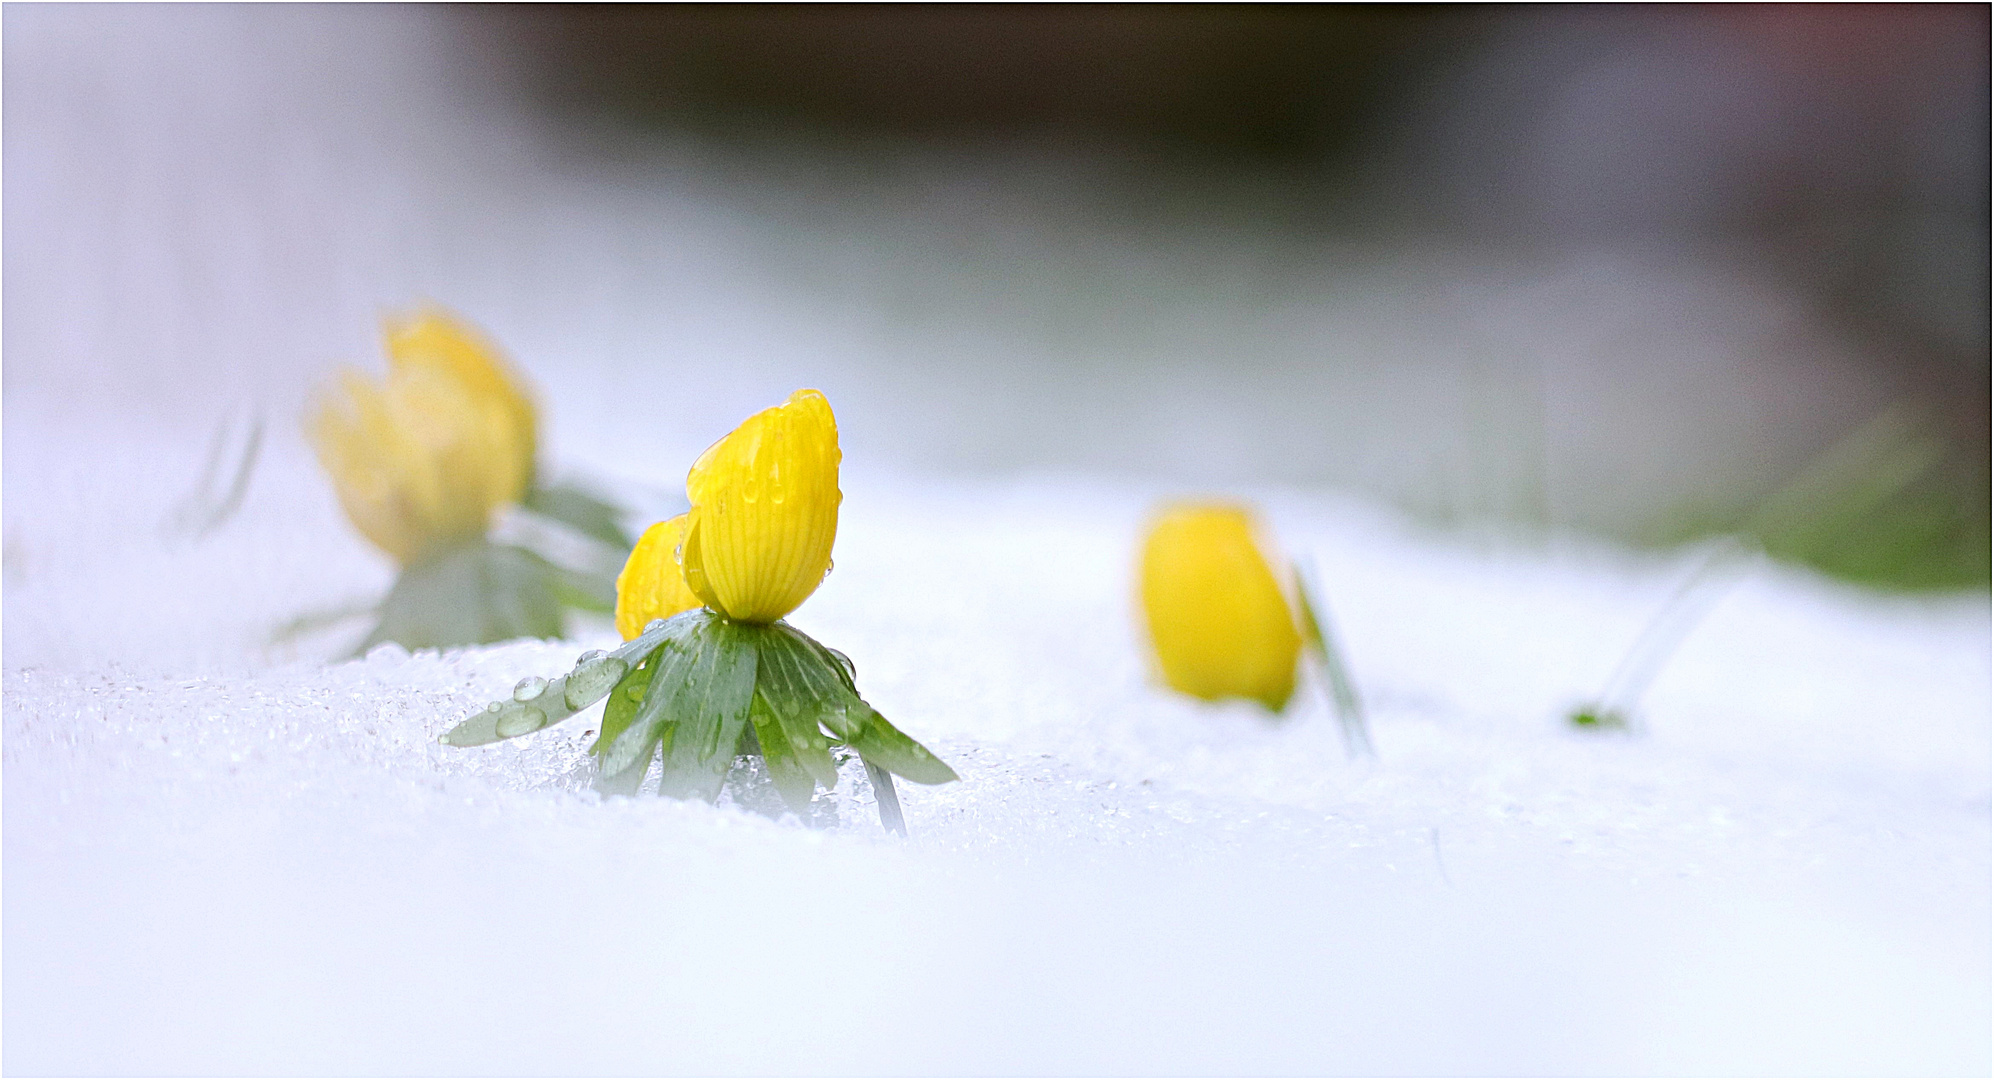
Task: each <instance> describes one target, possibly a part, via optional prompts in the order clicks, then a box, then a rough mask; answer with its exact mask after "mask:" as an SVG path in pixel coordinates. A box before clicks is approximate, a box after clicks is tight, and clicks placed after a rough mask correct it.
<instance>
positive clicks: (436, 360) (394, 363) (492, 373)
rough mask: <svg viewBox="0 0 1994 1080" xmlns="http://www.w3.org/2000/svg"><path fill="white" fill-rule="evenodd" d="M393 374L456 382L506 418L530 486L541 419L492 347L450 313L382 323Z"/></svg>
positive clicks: (434, 312)
mask: <svg viewBox="0 0 1994 1080" xmlns="http://www.w3.org/2000/svg"><path fill="white" fill-rule="evenodd" d="M381 332H382V336H383V337H385V338H386V340H387V345H388V364H389V367H390V369H391V370H394V371H406V370H414V369H422V368H426V369H429V370H433V371H437V372H441V373H443V374H445V375H448V376H450V377H451V378H453V379H455V380H456V381H457V382H458V384H459V385H461V386H463V387H464V388H465V389H466V390H468V391H470V393H471V394H472V396H474V397H476V398H478V399H479V400H480V401H483V402H489V403H491V404H492V405H493V406H495V407H496V408H497V409H499V410H500V411H502V412H504V414H505V415H506V416H507V417H508V418H509V419H510V421H511V424H512V428H513V433H514V442H513V446H512V455H513V457H514V459H515V467H516V468H518V469H519V470H520V473H521V475H523V476H525V477H526V481H527V484H528V486H531V484H532V482H533V460H534V454H535V453H536V450H537V446H538V439H539V431H538V426H539V420H538V416H537V415H536V412H535V410H534V406H533V398H532V396H531V395H530V394H528V393H527V391H526V389H525V385H526V384H525V382H524V380H522V379H521V378H520V377H519V374H518V373H517V372H515V371H514V370H513V369H512V366H511V365H510V364H508V363H506V361H505V356H504V354H502V353H501V352H499V349H498V347H497V346H496V345H493V344H492V343H491V342H490V341H488V340H486V339H485V338H484V336H483V335H481V334H479V333H478V332H477V330H475V329H473V328H472V327H470V326H468V325H466V324H464V323H462V322H460V321H458V320H457V319H454V318H452V317H451V316H450V315H449V313H448V312H445V311H442V310H441V309H438V308H434V307H430V308H424V309H422V310H420V311H417V312H415V313H413V314H411V315H406V316H395V315H390V316H388V317H387V318H385V319H382V320H381Z"/></svg>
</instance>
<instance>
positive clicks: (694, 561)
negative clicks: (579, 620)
mask: <svg viewBox="0 0 1994 1080" xmlns="http://www.w3.org/2000/svg"><path fill="white" fill-rule="evenodd" d="M839 460H840V454H839V452H838V422H837V419H836V417H834V416H832V414H831V403H830V402H828V401H826V400H824V395H823V394H821V393H819V392H817V391H815V390H798V391H797V392H796V393H794V394H791V395H789V400H788V401H786V402H784V403H783V404H781V405H778V406H776V407H775V408H773V409H764V410H762V411H761V412H758V413H756V414H755V415H753V416H751V417H749V418H748V419H747V420H746V421H745V422H743V423H742V424H741V426H740V427H738V428H735V429H734V432H733V433H732V434H730V435H728V436H727V437H726V438H724V439H721V440H720V441H719V442H717V443H714V444H713V445H712V446H710V447H708V448H707V450H706V453H704V454H701V455H700V456H699V460H698V461H697V462H695V463H694V464H693V466H692V472H691V473H690V474H689V475H688V476H687V477H686V481H685V491H686V497H687V498H689V499H690V500H691V501H692V513H691V514H690V515H689V516H690V518H691V521H690V522H689V523H688V525H687V527H686V536H685V542H684V545H683V547H682V548H681V549H680V552H681V556H680V563H681V565H682V566H683V568H684V570H685V580H686V584H687V585H688V586H690V587H691V588H692V591H693V592H694V593H695V594H697V595H698V596H699V598H700V599H701V600H702V601H704V602H705V603H706V606H707V607H710V608H712V609H713V610H715V611H717V612H719V613H721V614H722V615H725V616H727V617H728V618H730V619H735V620H738V621H740V622H750V623H771V622H774V621H776V620H777V619H780V618H782V617H783V616H784V615H787V614H789V613H790V612H791V611H794V610H796V606H797V605H798V604H801V603H803V601H804V600H806V599H808V598H809V596H810V594H811V593H812V592H815V591H816V589H817V585H818V583H820V582H822V581H823V580H824V575H825V574H826V573H827V572H828V571H829V570H830V569H831V542H832V541H833V540H834V539H835V538H836V537H837V533H838V504H839V503H840V502H841V501H843V499H844V496H843V494H841V493H840V492H839V491H838V462H839Z"/></svg>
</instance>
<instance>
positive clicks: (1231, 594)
mask: <svg viewBox="0 0 1994 1080" xmlns="http://www.w3.org/2000/svg"><path fill="white" fill-rule="evenodd" d="M1255 533H1256V529H1255V527H1254V521H1253V516H1252V514H1251V513H1250V512H1249V511H1247V510H1246V509H1245V508H1243V507H1239V506H1234V505H1227V504H1183V505H1178V506H1172V507H1169V508H1167V509H1166V510H1164V512H1163V513H1162V514H1161V515H1160V516H1159V517H1158V518H1157V519H1156V521H1155V523H1154V524H1153V525H1151V526H1150V530H1149V538H1148V539H1147V540H1146V541H1145V542H1144V544H1143V550H1142V607H1143V614H1144V617H1145V619H1146V620H1147V622H1148V624H1149V638H1150V643H1151V645H1152V646H1153V647H1154V648H1155V651H1156V662H1157V666H1158V668H1159V669H1161V672H1162V675H1163V680H1164V681H1165V682H1166V683H1168V684H1169V685H1170V687H1171V688H1172V689H1174V690H1178V691H1180V692H1182V693H1186V694H1189V695H1191V696H1192V697H1196V698H1202V699H1204V700H1206V701H1216V700H1219V699H1221V698H1247V699H1250V700H1253V701H1258V702H1259V703H1260V704H1262V705H1265V706H1266V707H1267V708H1268V709H1270V710H1272V711H1275V712H1279V711H1280V710H1281V708H1282V707H1283V706H1285V705H1286V704H1287V703H1288V698H1289V696H1290V695H1291V694H1293V693H1294V689H1295V661H1296V659H1297V658H1298V657H1299V656H1300V654H1301V647H1302V636H1301V633H1300V631H1299V630H1298V629H1297V627H1296V620H1295V616H1294V613H1293V611H1292V610H1291V609H1290V607H1289V605H1288V599H1287V597H1286V596H1285V595H1283V593H1282V591H1281V586H1280V582H1279V580H1278V579H1277V578H1276V576H1275V573H1274V569H1273V567H1272V565H1271V563H1270V560H1269V559H1268V557H1267V555H1266V553H1265V552H1264V550H1263V549H1262V548H1261V546H1260V545H1259V543H1258V542H1257V540H1256V536H1255Z"/></svg>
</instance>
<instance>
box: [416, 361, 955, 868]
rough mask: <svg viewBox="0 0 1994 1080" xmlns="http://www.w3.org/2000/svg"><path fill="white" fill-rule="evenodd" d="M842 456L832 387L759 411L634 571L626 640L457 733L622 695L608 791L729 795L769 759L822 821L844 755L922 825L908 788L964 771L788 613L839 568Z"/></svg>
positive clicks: (638, 551) (516, 694) (654, 537)
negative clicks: (834, 559) (864, 690)
mask: <svg viewBox="0 0 1994 1080" xmlns="http://www.w3.org/2000/svg"><path fill="white" fill-rule="evenodd" d="M838 463H839V453H838V423H837V419H836V418H835V417H834V416H833V415H832V414H831V404H830V402H828V401H825V400H824V395H823V394H821V393H819V392H817V391H815V390H798V391H797V392H795V393H794V394H791V395H789V400H788V401H785V402H783V403H782V404H781V405H778V406H776V407H775V408H772V409H764V410H762V411H761V412H758V413H756V414H755V415H753V416H750V417H749V418H748V419H747V420H745V421H743V422H742V424H741V426H740V427H737V428H735V429H734V430H733V431H732V432H731V433H729V434H728V435H727V437H726V438H724V439H721V440H720V441H719V442H716V443H714V444H713V445H712V446H710V447H708V448H707V450H706V452H705V453H704V454H701V455H700V456H699V460H698V461H697V462H695V463H694V464H693V466H692V471H691V473H690V474H689V475H688V476H687V477H686V483H685V488H686V496H687V498H688V499H689V500H690V501H691V503H692V509H691V510H690V511H688V512H686V513H684V514H681V515H679V516H678V517H675V518H673V519H671V520H670V521H661V522H659V523H657V524H656V525H653V526H651V528H650V529H649V530H647V531H646V532H645V533H644V536H643V538H642V539H640V540H639V541H638V542H637V545H636V547H635V548H634V549H632V551H631V552H630V557H629V559H628V560H626V561H625V562H624V564H623V572H622V573H621V574H620V575H618V576H617V579H616V626H617V629H618V630H619V631H620V632H621V633H622V634H623V639H624V643H623V644H622V645H621V646H619V647H617V648H616V649H614V650H611V651H608V652H604V651H601V650H591V651H590V652H587V653H584V654H582V655H581V656H580V657H579V658H577V659H576V661H575V668H574V670H573V671H570V672H569V673H568V674H566V675H563V676H560V677H559V678H556V679H551V680H550V679H543V678H539V677H529V678H527V679H523V680H521V681H520V683H519V685H518V686H517V687H515V688H514V690H513V695H512V698H511V699H510V700H508V701H495V702H492V703H491V704H490V705H488V706H486V708H485V710H484V711H483V712H480V713H476V714H474V715H472V716H471V717H469V718H467V719H465V720H464V721H463V722H462V723H459V724H458V725H457V726H456V727H453V728H451V729H450V730H449V731H447V732H445V733H444V734H443V735H442V741H443V742H445V743H447V744H449V745H451V746H482V745H484V744H486V743H492V742H497V741H499V740H501V739H511V738H517V737H518V736H521V735H525V734H528V733H530V732H534V731H539V730H540V729H542V728H544V727H547V726H548V725H550V724H556V723H559V722H560V721H561V720H563V719H565V718H567V717H570V716H573V715H575V714H576V713H577V712H579V711H581V710H582V709H585V708H587V707H589V706H590V705H592V704H594V703H595V702H597V701H605V704H604V705H603V708H602V721H601V725H600V727H599V732H600V734H599V735H598V737H597V739H596V742H595V746H594V747H593V751H592V752H593V753H594V754H595V757H596V769H597V772H596V788H597V790H599V791H602V792H604V793H605V794H621V795H630V794H634V793H636V792H637V791H639V790H640V789H642V788H643V786H644V784H645V783H646V777H647V776H649V775H650V769H651V767H652V765H653V763H654V762H655V763H660V764H661V765H662V768H661V769H660V771H659V773H658V793H659V794H661V795H671V796H674V797H677V798H699V799H705V800H707V801H708V802H712V801H714V800H716V799H718V798H719V797H720V793H721V790H722V788H723V787H724V786H726V785H728V784H733V783H736V782H737V781H738V782H740V783H745V784H749V785H751V786H752V784H753V783H754V782H755V781H754V780H753V779H752V777H751V776H750V775H749V774H742V773H740V771H739V770H737V769H736V763H737V761H739V760H740V759H741V758H743V757H747V758H758V759H759V760H760V767H759V769H751V770H749V773H750V774H754V775H759V776H760V777H761V778H762V779H761V781H760V782H761V783H764V784H766V785H768V786H770V787H773V788H774V790H775V793H776V795H777V796H779V798H780V801H781V803H782V805H783V806H784V807H786V808H788V810H790V811H792V812H794V813H796V814H798V815H800V816H802V817H803V818H804V819H805V820H817V819H818V817H819V815H820V811H823V810H825V809H826V808H825V807H822V806H819V805H818V804H817V803H816V802H815V798H816V791H817V789H818V788H820V787H822V788H836V787H837V785H838V762H839V761H841V760H849V757H850V756H851V755H856V756H857V757H858V759H859V761H860V762H861V763H862V764H863V766H864V768H865V772H866V777H867V780H868V781H869V782H870V784H871V785H872V790H873V792H874V796H875V799H876V802H877V805H878V807H879V814H880V821H881V823H882V824H884V825H885V826H886V827H887V828H889V829H891V830H893V831H896V832H905V831H906V825H905V822H904V821H903V819H902V818H901V815H900V802H899V796H898V795H897V794H896V793H895V791H894V787H893V778H894V777H895V776H901V777H905V778H907V779H909V780H912V781H914V782H915V783H918V784H946V783H948V782H950V781H952V780H954V779H956V774H955V770H953V769H951V768H949V767H948V765H946V764H944V763H943V762H942V760H941V759H940V758H937V757H936V756H935V755H934V754H932V753H930V752H929V751H928V749H927V748H926V747H924V746H922V745H921V744H920V743H918V742H916V741H914V740H913V739H911V738H909V737H908V736H907V735H906V734H905V733H904V732H902V731H901V730H900V729H899V728H897V727H894V726H893V725H892V724H891V723H889V722H888V721H887V719H886V718H885V717H884V716H881V715H880V714H879V710H877V709H874V708H873V707H872V706H871V705H869V704H867V703H866V701H865V699H864V698H862V697H860V696H859V690H858V668H857V665H855V664H854V663H853V662H852V660H851V658H850V657H847V656H846V655H845V654H844V653H841V652H839V651H837V650H836V649H832V648H830V647H828V646H825V645H823V644H821V643H820V642H818V641H816V640H815V639H813V638H811V637H810V636H809V635H808V634H805V633H804V632H803V631H801V630H799V629H797V628H796V627H794V626H791V625H790V624H789V623H788V622H786V621H784V619H783V616H785V615H788V614H789V613H790V612H791V611H794V610H795V609H796V607H797V605H799V604H801V603H803V601H805V600H807V599H809V597H810V594H811V593H813V592H815V591H817V585H818V583H819V582H821V581H823V580H824V575H825V574H826V573H828V572H829V571H830V569H831V544H832V542H833V541H834V540H835V539H836V538H837V535H838V506H839V504H840V503H841V502H842V501H843V498H844V496H843V495H841V494H840V493H839V491H838ZM834 748H837V749H838V754H839V755H840V756H838V757H833V756H832V751H833V749H834ZM749 799H750V801H753V796H749ZM831 812H833V813H835V810H832V811H831Z"/></svg>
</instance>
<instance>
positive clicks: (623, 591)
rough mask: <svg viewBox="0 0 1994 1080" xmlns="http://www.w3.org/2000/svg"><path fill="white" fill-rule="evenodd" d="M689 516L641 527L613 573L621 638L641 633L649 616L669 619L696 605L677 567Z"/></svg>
mask: <svg viewBox="0 0 1994 1080" xmlns="http://www.w3.org/2000/svg"><path fill="white" fill-rule="evenodd" d="M689 517H691V515H690V514H680V515H679V516H677V517H675V518H673V519H671V520H670V521H660V522H658V523H657V524H656V525H653V526H651V527H650V528H648V529H645V530H644V535H643V536H640V537H638V538H637V546H636V547H634V548H631V549H630V558H629V559H628V560H627V561H625V562H624V564H623V572H622V573H620V574H617V575H616V632H617V633H619V634H622V635H623V640H625V641H629V640H630V639H632V638H634V637H636V636H637V635H639V634H641V633H643V632H644V627H645V625H647V624H648V623H650V621H651V620H652V619H669V618H671V617H672V616H674V615H677V614H678V613H679V612H681V611H690V610H692V609H693V608H696V607H698V606H699V603H700V601H699V597H697V596H694V595H693V594H692V590H691V589H688V588H686V587H685V575H684V574H683V573H681V572H680V571H679V562H678V548H679V544H680V543H681V542H682V541H684V539H685V526H686V520H687V519H688V518H689Z"/></svg>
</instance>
